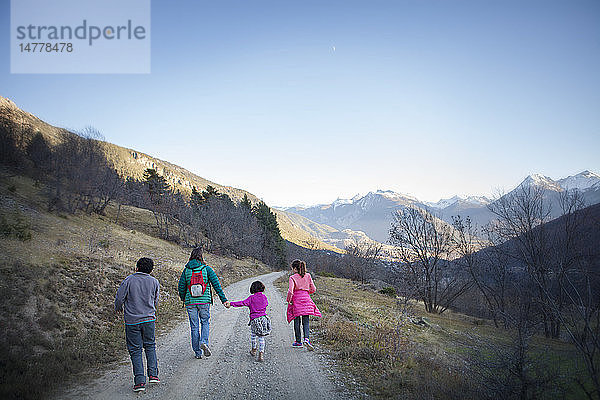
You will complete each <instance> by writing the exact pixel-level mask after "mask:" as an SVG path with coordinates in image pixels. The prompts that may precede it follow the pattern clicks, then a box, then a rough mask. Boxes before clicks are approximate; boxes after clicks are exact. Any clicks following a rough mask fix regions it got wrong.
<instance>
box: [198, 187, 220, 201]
mask: <svg viewBox="0 0 600 400" xmlns="http://www.w3.org/2000/svg"><path fill="white" fill-rule="evenodd" d="M213 196H215V197H216V196H219V192H218V191H217V189H215V188H214V187H212V186H211V185H208V186H207V187H206V189H205V190H203V191H202V197H203V198H204V201H206V200H208V199H210V198H211V197H213Z"/></svg>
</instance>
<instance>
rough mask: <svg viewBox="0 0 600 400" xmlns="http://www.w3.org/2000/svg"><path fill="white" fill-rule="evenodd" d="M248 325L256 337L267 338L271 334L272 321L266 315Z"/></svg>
mask: <svg viewBox="0 0 600 400" xmlns="http://www.w3.org/2000/svg"><path fill="white" fill-rule="evenodd" d="M248 325H250V331H251V332H252V333H253V334H254V335H256V336H267V335H268V334H269V333H271V320H270V319H269V317H267V316H266V315H263V316H260V317H257V318H254V319H253V320H251V321H250V323H249V324H248Z"/></svg>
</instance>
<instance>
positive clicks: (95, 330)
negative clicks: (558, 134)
mask: <svg viewBox="0 0 600 400" xmlns="http://www.w3.org/2000/svg"><path fill="white" fill-rule="evenodd" d="M9 189H10V190H9ZM43 190H44V189H43V187H38V186H36V185H35V184H34V182H32V181H31V180H29V179H27V178H23V177H19V176H8V175H6V174H0V198H1V199H2V202H1V205H0V212H5V214H8V213H14V212H18V213H19V215H21V216H22V217H23V218H24V219H25V220H27V221H28V223H29V225H30V229H31V234H32V237H31V240H28V241H25V242H24V241H21V240H19V239H18V238H16V237H13V236H6V235H2V236H0V249H1V251H0V298H2V302H1V303H0V326H2V327H3V331H4V334H3V335H1V336H0V371H1V372H0V383H1V384H0V398H20V399H23V398H25V399H27V398H40V397H44V395H45V394H47V393H48V392H49V391H50V390H51V389H52V387H53V385H55V384H56V383H59V382H62V381H64V380H65V379H68V378H72V377H74V376H76V375H77V374H79V373H81V372H82V371H84V372H85V371H92V370H96V369H97V368H99V367H102V366H104V365H106V364H108V363H111V362H114V361H117V360H120V359H122V358H123V357H124V356H126V354H127V352H126V349H125V340H124V330H123V323H122V319H121V318H122V316H118V315H116V314H115V313H114V311H113V302H114V295H115V292H116V289H117V287H118V285H119V283H120V282H121V281H122V280H123V279H124V278H125V277H126V276H127V275H128V274H130V273H132V272H133V269H134V266H135V263H136V261H137V260H138V259H139V258H140V257H150V258H152V259H154V262H155V268H154V271H153V272H152V274H153V275H154V276H156V277H157V279H158V280H159V281H160V283H161V301H160V303H159V307H158V311H157V317H158V323H157V330H158V334H159V335H160V334H164V333H165V332H166V331H168V328H169V327H170V326H171V325H172V324H173V323H174V322H175V321H177V320H178V319H180V318H183V317H184V314H183V312H182V308H181V304H180V300H179V296H178V295H177V282H178V279H179V276H180V274H181V270H182V268H183V266H184V265H185V263H186V261H187V259H188V257H189V251H190V250H189V249H183V248H181V247H179V246H177V245H175V244H173V243H170V242H167V241H164V240H161V239H157V238H155V237H153V236H151V234H152V232H153V224H154V220H153V217H152V215H151V213H149V212H148V211H147V210H140V209H136V208H133V207H124V209H122V215H121V216H122V218H123V219H122V222H123V223H124V224H125V225H126V227H123V226H121V225H117V224H114V223H113V222H112V221H114V218H113V217H112V216H111V215H110V213H109V214H108V216H106V217H98V216H87V215H79V214H78V215H56V214H49V213H46V212H45V211H44V210H45V199H44V195H43ZM110 211H111V212H112V211H114V210H110ZM206 259H207V262H208V263H209V264H210V265H212V266H213V267H214V268H215V271H216V272H217V275H218V276H219V278H220V279H221V283H222V284H223V285H227V284H229V283H232V282H234V281H237V280H239V279H243V278H246V277H249V276H253V275H257V274H261V273H265V272H269V269H268V268H267V267H266V266H265V265H263V264H262V263H260V262H257V261H255V260H253V259H236V258H228V257H219V256H214V255H211V254H207V255H206ZM32 382H35V384H33V385H32ZM40 382H43V384H40Z"/></svg>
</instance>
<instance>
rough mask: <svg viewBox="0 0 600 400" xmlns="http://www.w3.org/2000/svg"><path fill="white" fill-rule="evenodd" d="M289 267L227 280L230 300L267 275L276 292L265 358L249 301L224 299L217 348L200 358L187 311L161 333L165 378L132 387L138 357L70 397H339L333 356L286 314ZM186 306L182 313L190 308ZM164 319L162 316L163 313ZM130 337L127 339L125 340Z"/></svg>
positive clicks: (213, 329) (214, 331) (213, 322)
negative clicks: (296, 341)
mask: <svg viewBox="0 0 600 400" xmlns="http://www.w3.org/2000/svg"><path fill="white" fill-rule="evenodd" d="M282 274H283V273H282V272H273V273H270V274H266V275H261V276H259V277H254V278H249V279H245V280H243V281H240V282H237V283H234V284H232V285H230V286H228V287H226V288H225V289H224V290H225V294H226V295H227V297H228V298H229V299H230V300H232V301H233V300H243V299H245V298H246V297H247V296H248V295H249V291H248V289H249V287H250V284H251V283H252V282H253V281H254V280H256V279H260V280H261V281H262V282H263V283H264V284H265V286H266V290H265V295H266V296H267V298H268V299H269V307H268V309H267V313H268V314H269V316H270V317H271V321H272V326H273V331H272V333H271V335H269V336H268V337H267V344H266V350H265V362H264V363H258V362H256V361H255V358H253V357H251V356H250V354H249V347H250V345H249V332H248V329H249V328H248V326H247V325H248V309H247V308H246V307H242V308H233V307H232V308H230V309H226V308H225V307H223V305H221V304H220V302H219V301H217V303H218V304H215V305H213V306H212V307H211V318H210V338H209V341H210V342H209V344H210V348H211V351H212V353H213V354H212V356H210V357H204V358H202V359H201V360H197V359H195V358H194V352H193V351H192V349H191V345H190V332H189V323H188V321H187V318H186V320H185V321H183V322H181V323H179V324H178V325H177V326H176V327H175V328H174V329H173V330H172V331H171V332H170V333H169V334H167V335H164V336H163V337H162V338H160V339H159V340H158V343H157V353H158V362H159V370H160V378H161V381H162V382H161V383H160V384H158V385H147V388H146V392H145V393H143V394H136V393H133V391H132V390H131V386H132V382H133V374H132V370H131V363H130V362H129V359H128V358H127V363H125V362H123V363H121V365H120V366H119V367H117V368H116V369H114V370H112V371H109V372H107V373H105V374H104V375H103V376H102V377H100V378H98V379H97V380H96V381H95V382H91V383H90V384H89V385H86V386H79V387H77V388H73V389H70V390H69V391H68V392H66V393H63V394H62V395H61V396H59V398H66V399H75V398H76V399H81V398H82V397H83V398H93V399H111V400H112V399H122V398H139V396H144V397H143V398H146V399H150V398H153V399H154V398H156V399H300V398H302V399H306V398H316V399H336V398H342V397H345V396H343V395H341V394H340V393H341V392H340V390H341V387H340V385H339V384H336V383H333V382H338V381H339V380H337V379H336V378H335V377H334V376H332V375H331V373H330V372H328V371H327V360H326V359H325V358H324V357H321V356H320V355H319V354H318V352H317V351H315V352H308V351H307V350H306V349H295V348H292V347H291V346H290V345H291V343H292V341H293V327H292V326H291V325H290V324H288V323H287V321H286V318H285V311H286V303H285V299H284V298H283V296H282V295H281V294H280V292H279V291H278V290H277V288H275V287H274V286H273V281H274V280H275V279H277V278H278V277H279V276H281V275H282ZM183 312H184V311H183V309H182V313H183ZM159 323H160V321H159ZM124 346H125V345H123V347H124Z"/></svg>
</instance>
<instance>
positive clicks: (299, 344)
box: [292, 342, 302, 347]
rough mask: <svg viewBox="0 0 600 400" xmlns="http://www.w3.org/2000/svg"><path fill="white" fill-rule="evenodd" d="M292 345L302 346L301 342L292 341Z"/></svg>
mask: <svg viewBox="0 0 600 400" xmlns="http://www.w3.org/2000/svg"><path fill="white" fill-rule="evenodd" d="M292 347H302V343H300V342H294V343H292Z"/></svg>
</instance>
